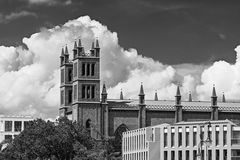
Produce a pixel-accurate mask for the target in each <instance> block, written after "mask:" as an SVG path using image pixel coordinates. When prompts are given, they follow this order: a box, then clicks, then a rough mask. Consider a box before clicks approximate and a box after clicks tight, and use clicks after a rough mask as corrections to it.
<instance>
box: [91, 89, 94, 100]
mask: <svg viewBox="0 0 240 160" xmlns="http://www.w3.org/2000/svg"><path fill="white" fill-rule="evenodd" d="M91 96H92V98H95V86H92V95H91Z"/></svg>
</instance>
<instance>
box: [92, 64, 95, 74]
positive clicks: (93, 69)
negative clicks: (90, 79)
mask: <svg viewBox="0 0 240 160" xmlns="http://www.w3.org/2000/svg"><path fill="white" fill-rule="evenodd" d="M91 69H92V70H91V76H94V74H95V73H94V72H95V64H94V63H93V64H92V67H91Z"/></svg>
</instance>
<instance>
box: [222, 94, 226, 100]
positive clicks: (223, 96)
mask: <svg viewBox="0 0 240 160" xmlns="http://www.w3.org/2000/svg"><path fill="white" fill-rule="evenodd" d="M222 102H226V99H225V95H224V92H223V95H222Z"/></svg>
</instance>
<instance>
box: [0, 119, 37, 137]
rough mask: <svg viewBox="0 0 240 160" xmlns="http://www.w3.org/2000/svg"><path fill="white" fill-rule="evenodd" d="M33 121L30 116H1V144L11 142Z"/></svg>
mask: <svg viewBox="0 0 240 160" xmlns="http://www.w3.org/2000/svg"><path fill="white" fill-rule="evenodd" d="M31 120H33V118H32V117H30V116H4V115H0V142H2V141H3V140H11V139H13V138H14V137H15V136H16V135H18V134H20V132H21V131H23V130H24V128H25V127H26V126H27V124H28V122H29V121H31Z"/></svg>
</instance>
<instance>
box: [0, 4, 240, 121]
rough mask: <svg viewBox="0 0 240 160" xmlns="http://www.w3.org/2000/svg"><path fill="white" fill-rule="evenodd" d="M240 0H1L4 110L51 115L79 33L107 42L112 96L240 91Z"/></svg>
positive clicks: (104, 73) (234, 96) (233, 94)
mask: <svg viewBox="0 0 240 160" xmlns="http://www.w3.org/2000/svg"><path fill="white" fill-rule="evenodd" d="M239 15H240V2H239V1H237V0H228V1H226V0H218V1H216V0H212V1H207V0H202V1H197V0H191V1H190V0H182V1H179V0H178V1H177V0H176V1H175V0H172V1H166V0H164V1H163V0H122V1H117V0H101V1H96V0H0V99H1V101H0V112H1V113H3V114H21V115H33V116H35V117H42V118H53V117H56V116H57V115H58V108H59V55H60V51H61V48H62V47H63V46H65V45H66V44H67V45H68V47H69V50H71V49H72V46H73V43H74V41H75V39H78V38H80V37H81V39H82V41H83V44H84V46H85V48H86V50H88V49H89V48H90V44H91V42H92V41H94V39H95V38H96V37H97V38H98V39H99V41H100V46H101V80H102V81H105V82H106V85H107V87H108V93H109V94H108V95H109V98H119V93H120V90H121V88H122V89H123V93H124V97H125V98H137V95H138V92H139V86H140V84H141V82H143V84H144V90H145V93H146V98H147V99H153V97H154V93H155V92H156V91H157V92H158V96H159V99H174V94H175V93H176V87H177V85H178V84H180V85H181V93H182V95H183V100H184V99H187V96H188V94H189V92H190V91H191V93H192V95H193V99H194V100H209V99H210V96H211V90H212V86H213V84H215V86H216V89H217V94H218V95H219V100H220V99H221V95H222V93H223V92H224V94H225V96H226V99H227V100H230V99H231V100H239V97H240V73H239V70H240V56H239V53H240V47H238V45H239V44H240V42H239V41H240V38H239V37H240V32H239V28H240V22H239Z"/></svg>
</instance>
